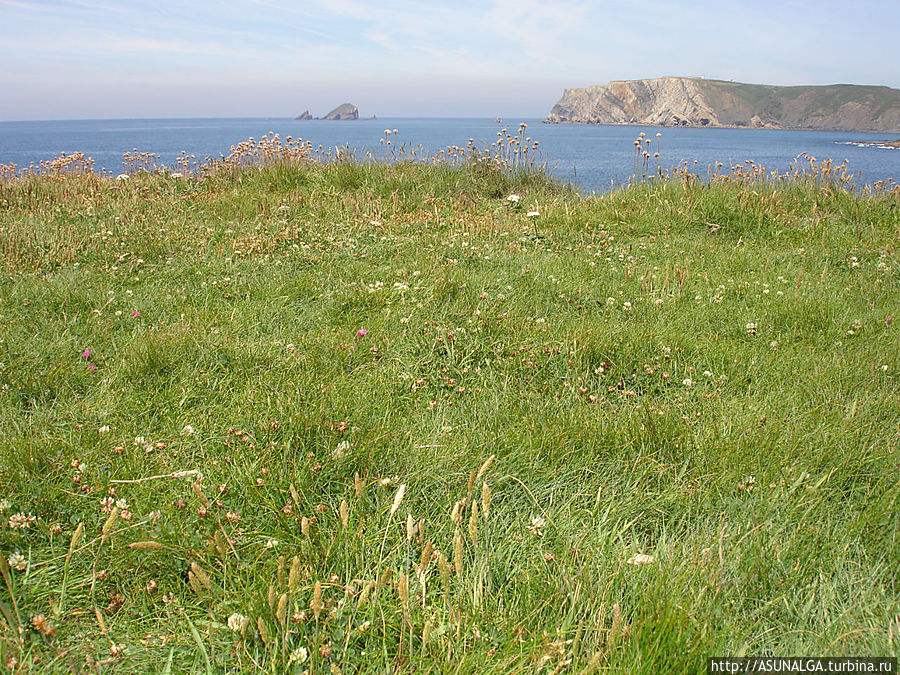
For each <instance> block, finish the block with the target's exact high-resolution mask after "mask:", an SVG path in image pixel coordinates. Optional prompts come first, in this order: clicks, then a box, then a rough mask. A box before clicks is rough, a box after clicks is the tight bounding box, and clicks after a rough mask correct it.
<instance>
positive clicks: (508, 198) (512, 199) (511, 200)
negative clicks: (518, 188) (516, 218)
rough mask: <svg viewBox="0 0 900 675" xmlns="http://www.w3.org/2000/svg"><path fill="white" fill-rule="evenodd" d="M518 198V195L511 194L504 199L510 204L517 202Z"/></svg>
mask: <svg viewBox="0 0 900 675" xmlns="http://www.w3.org/2000/svg"><path fill="white" fill-rule="evenodd" d="M519 199H520V197H519V195H516V194H512V195H510V196H509V197H507V198H506V201H508V202H509V203H510V204H518V203H519Z"/></svg>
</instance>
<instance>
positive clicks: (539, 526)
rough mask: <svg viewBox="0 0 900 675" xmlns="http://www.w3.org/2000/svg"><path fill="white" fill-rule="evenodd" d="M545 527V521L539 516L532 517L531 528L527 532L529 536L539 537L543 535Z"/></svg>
mask: <svg viewBox="0 0 900 675" xmlns="http://www.w3.org/2000/svg"><path fill="white" fill-rule="evenodd" d="M546 525H547V521H546V520H544V519H543V518H541V517H540V516H534V517H533V518H532V519H531V526H530V527H529V528H528V530H529V531H530V532H531V534H534V535H537V536H541V535H542V534H544V527H546Z"/></svg>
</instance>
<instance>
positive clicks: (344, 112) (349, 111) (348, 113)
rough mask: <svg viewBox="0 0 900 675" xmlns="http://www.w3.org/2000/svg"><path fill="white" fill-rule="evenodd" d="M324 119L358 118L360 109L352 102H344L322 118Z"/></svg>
mask: <svg viewBox="0 0 900 675" xmlns="http://www.w3.org/2000/svg"><path fill="white" fill-rule="evenodd" d="M322 119H323V120H358V119H359V109H358V108H357V107H356V106H355V105H353V104H352V103H342V104H341V105H339V106H338V107H337V108H335V109H334V110H332V111H331V112H330V113H328V114H327V115H325V117H323V118H322Z"/></svg>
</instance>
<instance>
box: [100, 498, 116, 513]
mask: <svg viewBox="0 0 900 675" xmlns="http://www.w3.org/2000/svg"><path fill="white" fill-rule="evenodd" d="M115 503H116V500H115V499H113V498H112V497H104V498H103V499H101V500H100V508H101V509H102V510H103V513H109V512H110V511H112V509H113V506H114V505H115Z"/></svg>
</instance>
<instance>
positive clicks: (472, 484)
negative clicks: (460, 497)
mask: <svg viewBox="0 0 900 675" xmlns="http://www.w3.org/2000/svg"><path fill="white" fill-rule="evenodd" d="M474 487H475V470H474V469H473V470H472V471H470V472H469V485H468V486H467V487H466V496H467V497H471V496H472V488H474Z"/></svg>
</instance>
